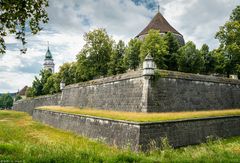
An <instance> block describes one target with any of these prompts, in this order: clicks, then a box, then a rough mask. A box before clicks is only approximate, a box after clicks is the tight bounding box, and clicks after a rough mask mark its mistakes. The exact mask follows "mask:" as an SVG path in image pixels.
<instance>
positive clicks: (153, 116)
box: [38, 106, 240, 122]
mask: <svg viewBox="0 0 240 163" xmlns="http://www.w3.org/2000/svg"><path fill="white" fill-rule="evenodd" d="M38 109H42V110H52V111H59V112H65V113H72V114H81V115H91V116H97V117H104V118H110V119H115V120H126V121H134V122H156V121H169V120H180V119H190V118H205V117H219V116H230V115H240V109H232V110H214V111H195V112H168V113H136V112H120V111H110V110H97V109H86V108H84V109H82V108H76V107H60V106H43V107H39V108H38Z"/></svg>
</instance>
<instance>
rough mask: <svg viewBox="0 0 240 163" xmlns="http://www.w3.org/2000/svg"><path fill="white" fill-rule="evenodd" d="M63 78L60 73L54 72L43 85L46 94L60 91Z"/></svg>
mask: <svg viewBox="0 0 240 163" xmlns="http://www.w3.org/2000/svg"><path fill="white" fill-rule="evenodd" d="M60 82H61V78H60V75H59V73H55V74H52V75H51V76H50V77H49V78H48V79H47V82H46V83H45V84H44V85H43V92H44V94H54V93H57V92H60Z"/></svg>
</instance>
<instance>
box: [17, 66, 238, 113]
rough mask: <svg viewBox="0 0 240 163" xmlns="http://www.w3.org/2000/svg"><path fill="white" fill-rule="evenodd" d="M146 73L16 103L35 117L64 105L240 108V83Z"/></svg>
mask: <svg viewBox="0 0 240 163" xmlns="http://www.w3.org/2000/svg"><path fill="white" fill-rule="evenodd" d="M158 72H159V73H160V75H159V76H157V75H155V76H144V75H143V73H142V70H139V71H134V72H130V73H125V74H121V75H116V76H111V77H107V78H102V79H96V80H92V81H88V82H83V83H78V84H74V85H68V86H66V87H65V88H64V89H63V90H62V94H61V95H52V96H44V97H40V98H35V99H29V100H21V101H19V102H16V103H14V107H13V108H14V109H15V110H22V111H27V112H29V113H32V110H33V109H34V108H35V107H36V106H44V105H61V106H76V107H88V108H97V109H105V110H116V111H131V112H175V111H196V110H198V111H199V110H216V109H230V108H240V80H233V79H228V78H218V77H212V76H205V75H197V74H188V73H181V72H173V71H165V70H158Z"/></svg>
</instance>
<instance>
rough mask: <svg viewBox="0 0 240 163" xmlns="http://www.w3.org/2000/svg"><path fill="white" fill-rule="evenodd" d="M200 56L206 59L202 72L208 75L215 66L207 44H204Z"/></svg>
mask: <svg viewBox="0 0 240 163" xmlns="http://www.w3.org/2000/svg"><path fill="white" fill-rule="evenodd" d="M200 54H201V56H202V57H203V59H204V68H203V70H202V72H203V73H205V74H207V73H209V72H211V71H212V70H213V69H214V65H213V57H212V55H210V54H211V53H210V52H209V47H208V45H207V44H203V45H202V47H201V49H200Z"/></svg>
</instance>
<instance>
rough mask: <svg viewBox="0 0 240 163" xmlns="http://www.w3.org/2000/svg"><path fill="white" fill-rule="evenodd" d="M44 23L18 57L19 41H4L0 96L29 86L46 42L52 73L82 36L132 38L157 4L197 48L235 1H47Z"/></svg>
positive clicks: (71, 57) (72, 54)
mask: <svg viewBox="0 0 240 163" xmlns="http://www.w3.org/2000/svg"><path fill="white" fill-rule="evenodd" d="M49 4H50V7H49V8H48V9H47V11H48V14H49V19H50V20H49V23H48V24H46V25H44V26H43V31H41V32H40V33H39V34H37V35H35V36H31V35H30V34H28V35H27V41H28V44H27V48H28V51H27V54H20V52H19V48H21V43H19V42H18V41H17V40H15V39H14V37H13V36H8V37H6V38H5V39H6V43H7V53H6V54H5V55H3V56H0V92H16V91H17V90H18V89H21V88H23V87H24V86H25V85H31V83H32V81H33V79H34V76H36V75H38V73H39V71H40V70H41V69H42V64H43V60H44V55H45V53H46V50H47V41H49V42H50V50H51V52H52V54H53V57H54V62H55V64H56V70H57V71H58V67H59V66H60V65H61V64H63V63H64V62H72V61H74V60H75V57H76V54H77V53H78V52H79V51H80V50H81V48H82V46H83V45H84V40H83V35H84V33H86V32H88V31H89V30H93V29H95V28H105V29H106V30H107V32H108V33H109V34H110V35H111V36H112V37H113V38H114V39H115V40H119V39H122V40H124V41H125V42H126V43H127V42H128V41H129V40H130V39H131V38H133V37H135V36H136V35H137V34H138V33H139V32H141V30H142V29H143V28H144V27H145V26H146V25H147V24H148V23H149V21H150V20H151V18H152V17H153V16H154V15H155V14H156V11H157V5H158V4H160V11H161V13H162V14H163V15H164V17H165V18H166V19H167V20H168V22H169V23H170V24H171V25H172V26H173V27H175V28H176V29H177V30H178V31H179V32H180V33H181V34H183V36H184V38H185V40H186V41H189V40H192V41H194V42H195V43H196V44H197V46H198V47H200V46H201V45H202V44H203V43H207V44H208V45H209V46H210V48H211V49H212V48H216V47H217V46H218V41H217V40H215V39H214V35H215V33H216V31H218V29H219V26H220V25H223V24H224V23H225V22H226V21H227V20H228V18H229V15H230V13H231V11H232V9H234V8H235V7H236V6H237V5H239V4H240V0H49Z"/></svg>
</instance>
